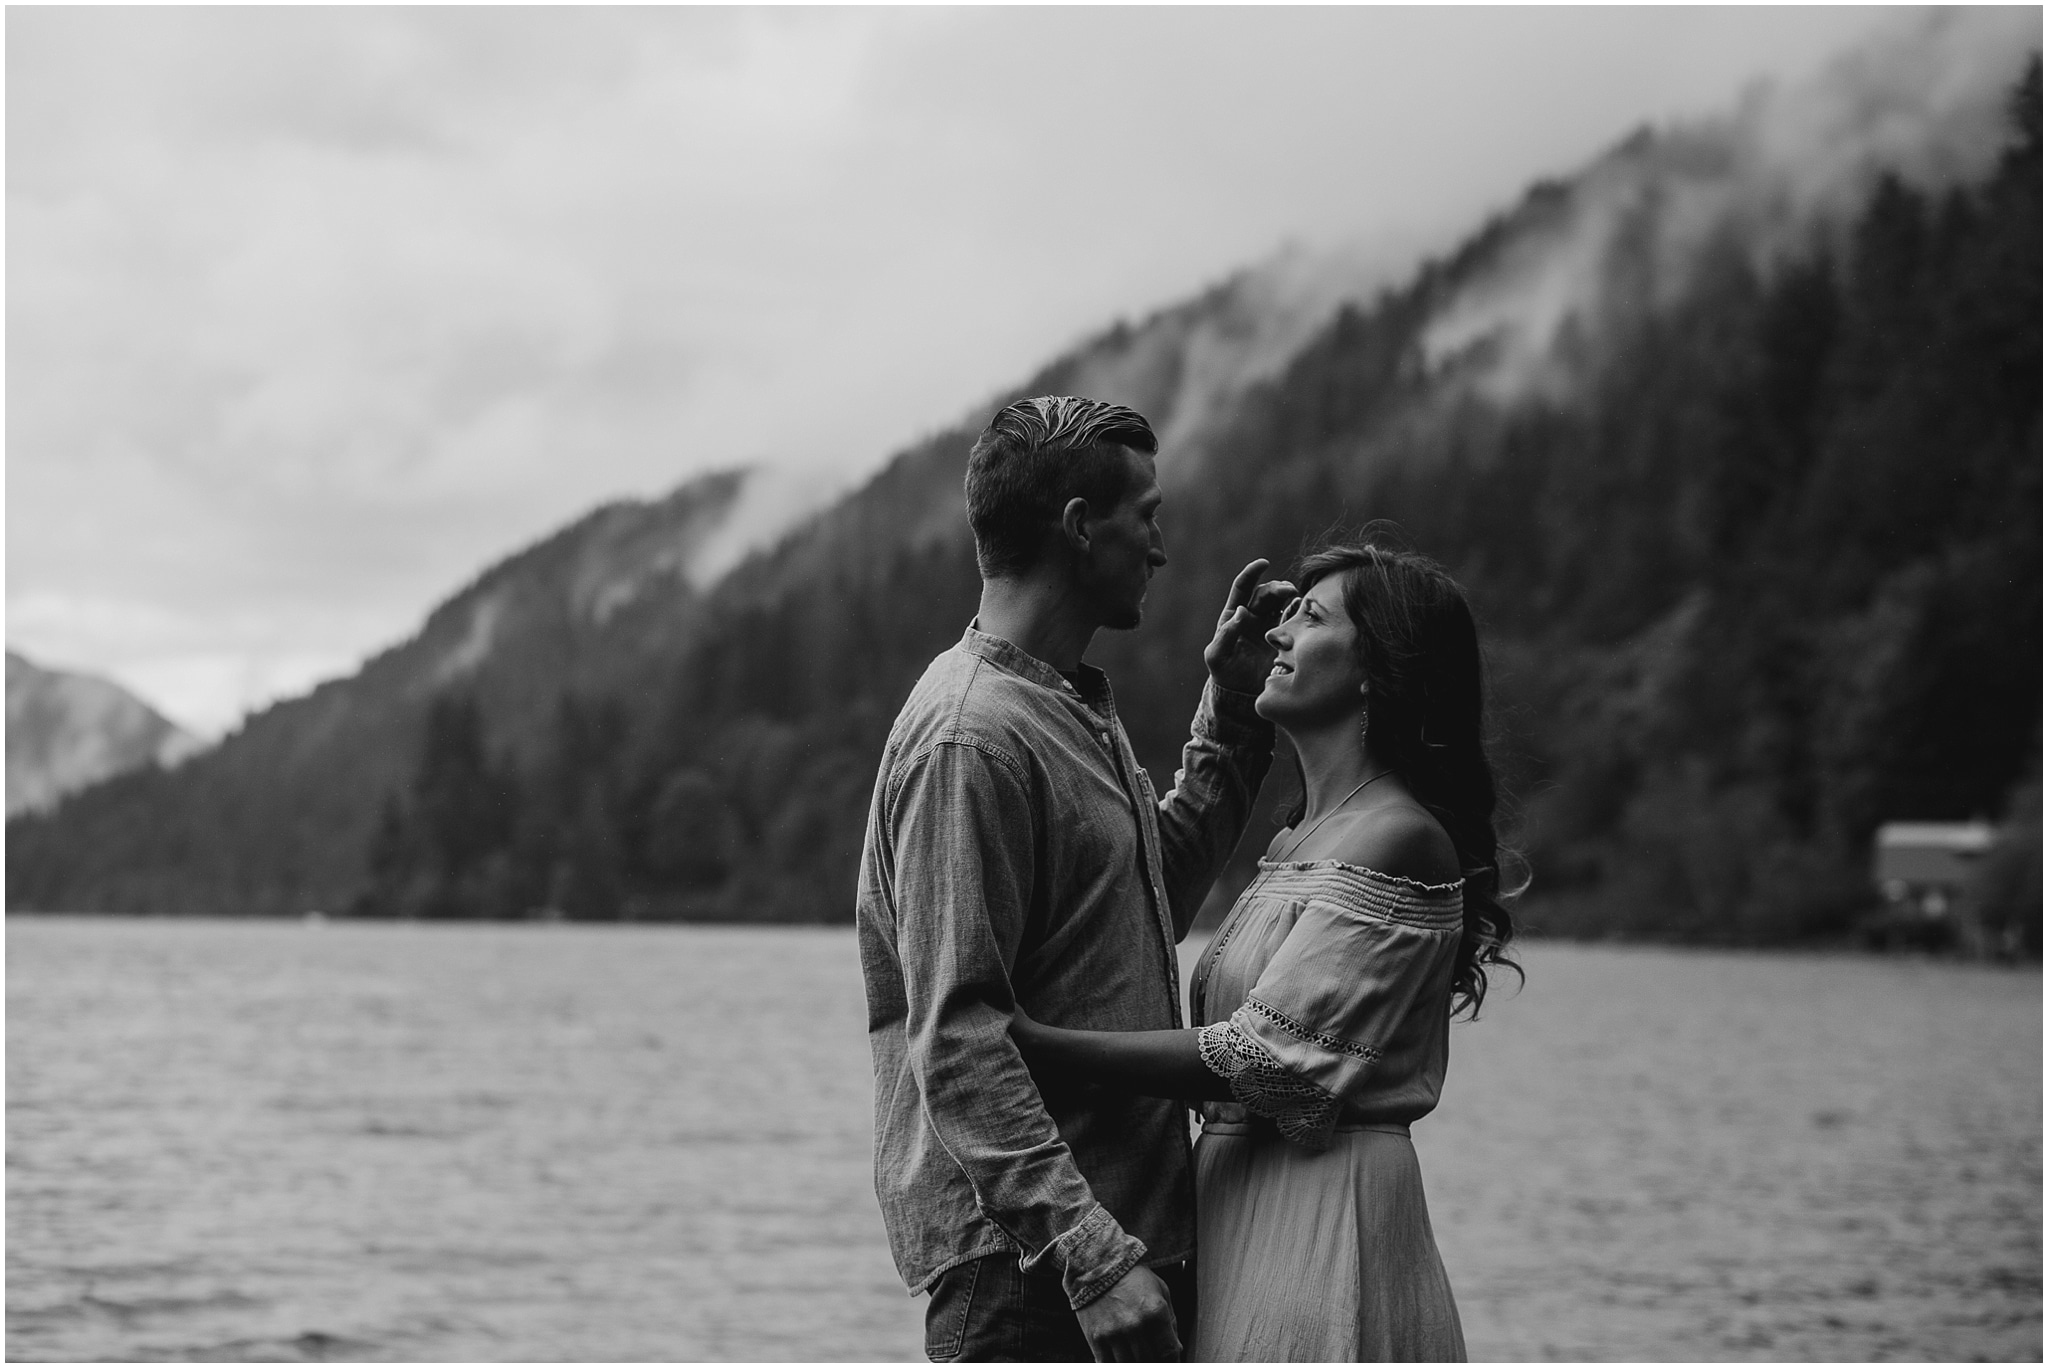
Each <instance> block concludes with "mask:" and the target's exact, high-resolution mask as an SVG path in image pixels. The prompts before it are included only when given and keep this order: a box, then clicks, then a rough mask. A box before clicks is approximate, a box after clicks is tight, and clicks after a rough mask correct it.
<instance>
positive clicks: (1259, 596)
mask: <svg viewBox="0 0 2048 1368" xmlns="http://www.w3.org/2000/svg"><path fill="white" fill-rule="evenodd" d="M1300 594H1301V591H1300V590H1299V589H1296V588H1295V587H1294V586H1293V585H1292V584H1290V583H1288V582H1287V581H1286V580H1267V581H1266V582H1265V583H1264V584H1262V585H1260V586H1259V587H1258V588H1257V589H1255V590H1253V591H1252V596H1251V601H1250V603H1249V604H1248V605H1247V606H1248V607H1250V609H1251V610H1252V616H1253V617H1257V618H1265V619H1271V618H1275V617H1278V616H1279V615H1280V613H1281V612H1282V611H1283V610H1284V609H1285V608H1286V607H1287V605H1288V604H1290V603H1292V602H1293V601H1294V600H1295V599H1296V598H1297V597H1299V596H1300Z"/></svg>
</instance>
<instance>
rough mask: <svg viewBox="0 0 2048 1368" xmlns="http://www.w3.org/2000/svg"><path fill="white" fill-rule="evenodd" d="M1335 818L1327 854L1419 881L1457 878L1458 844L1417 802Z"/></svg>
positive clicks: (1434, 882)
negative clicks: (1338, 819)
mask: <svg viewBox="0 0 2048 1368" xmlns="http://www.w3.org/2000/svg"><path fill="white" fill-rule="evenodd" d="M1344 816H1345V820H1343V821H1341V822H1332V823H1331V824H1330V825H1331V826H1332V827H1334V828H1336V830H1333V831H1331V832H1330V833H1329V836H1330V847H1331V848H1330V849H1329V850H1328V851H1327V858H1330V859H1336V860H1342V861H1344V862H1345V863H1346V864H1356V865H1364V866H1365V867H1366V868H1367V869H1376V870H1378V871H1379V872H1380V873H1382V874H1392V875H1393V876H1395V877H1396V878H1400V879H1413V880H1414V881H1415V882H1416V883H1426V884H1439V883H1452V882H1455V881H1456V880H1457V879H1458V878H1459V877H1460V876H1461V875H1462V874H1463V873H1464V871H1463V870H1462V869H1460V868H1459V866H1458V847H1457V846H1456V845H1455V844H1453V843H1452V841H1451V838H1450V834H1449V833H1448V832H1446V831H1445V830H1444V829H1443V826H1442V824H1440V823H1439V822H1438V821H1437V820H1436V818H1434V817H1432V816H1430V815H1429V813H1428V812H1427V811H1425V810H1424V809H1423V808H1422V807H1420V806H1418V805H1416V804H1414V803H1412V802H1398V803H1383V804H1380V805H1378V806H1375V807H1371V808H1367V809H1366V810H1365V811H1363V812H1359V813H1355V814H1354V813H1347V814H1345V815H1344Z"/></svg>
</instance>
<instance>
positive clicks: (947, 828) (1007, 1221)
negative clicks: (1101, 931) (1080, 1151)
mask: <svg viewBox="0 0 2048 1368" xmlns="http://www.w3.org/2000/svg"><path fill="white" fill-rule="evenodd" d="M1033 806H1034V805H1033V799H1032V792H1031V786H1030V783H1029V781H1028V779H1027V778H1026V776H1025V774H1024V772H1023V770H1022V768H1021V766H1020V764H1019V762H1017V761H1016V760H1014V759H1012V758H1011V757H1009V756H1007V755H1004V754H1002V753H1001V752H1000V751H997V750H995V749H993V748H991V747H989V746H987V745H985V744H981V743H977V742H974V741H971V740H956V741H942V742H940V743H939V744H937V745H934V746H932V747H931V748H930V749H929V750H928V751H926V752H925V753H924V754H923V755H921V756H918V757H917V758H916V759H914V760H913V761H912V762H911V763H910V764H909V765H908V766H907V767H906V769H905V771H904V774H903V778H902V782H901V784H900V786H899V788H898V790H897V792H896V794H895V795H894V799H893V802H892V804H891V807H890V812H889V823H890V839H891V842H892V844H893V845H894V847H895V868H896V871H897V878H896V948H897V953H898V956H899V958H900V961H901V964H902V967H903V984H904V990H905V996H906V999H907V1005H908V1013H907V1017H906V1020H905V1031H906V1036H907V1043H908V1052H909V1061H910V1069H911V1072H912V1075H913V1076H914V1077H915V1078H916V1080H917V1086H918V1088H919V1090H920V1092H921V1093H922V1096H923V1101H924V1108H925V1113H926V1115H927V1117H928V1118H929V1119H930V1122H931V1127H932V1130H933V1131H934V1132H935V1133H936V1134H937V1136H938V1138H939V1143H940V1144H942V1145H943V1146H945V1149H946V1152H947V1153H948V1154H950V1155H951V1156H952V1158H953V1161H954V1162H955V1163H956V1164H958V1165H959V1166H960V1169H961V1171H962V1172H963V1173H965V1174H966V1176H967V1180H968V1182H969V1183H970V1184H971V1185H972V1187H973V1189H974V1198H975V1202H976V1204H977V1205H978V1206H979V1207H980V1209H981V1210H982V1212H983V1213H984V1214H985V1215H986V1216H987V1217H988V1218H989V1220H991V1221H993V1222H994V1223H995V1224H996V1225H997V1226H998V1227H1000V1228H1001V1229H1002V1230H1003V1232H1004V1233H1005V1234H1006V1235H1008V1236H1009V1237H1010V1238H1011V1239H1012V1240H1013V1241H1015V1242H1016V1244H1017V1245H1018V1246H1019V1247H1020V1248H1021V1249H1022V1251H1023V1255H1024V1263H1025V1266H1026V1267H1033V1266H1037V1265H1039V1264H1042V1263H1044V1262H1046V1261H1051V1262H1052V1263H1053V1264H1054V1265H1055V1266H1057V1267H1059V1268H1060V1269H1061V1270H1062V1275H1063V1279H1064V1283H1065V1287H1066V1292H1067V1297H1068V1301H1069V1302H1070V1304H1072V1305H1073V1306H1074V1307H1075V1308H1076V1309H1079V1308H1080V1307H1083V1306H1085V1305H1087V1304H1088V1303H1089V1302H1091V1301H1093V1300H1094V1299H1095V1298H1096V1297H1098V1296H1100V1295H1101V1294H1102V1293H1103V1292H1105V1291H1107V1290H1108V1289H1109V1287H1110V1286H1111V1285H1112V1284H1114V1283H1115V1282H1116V1281H1117V1280H1118V1279H1119V1278H1121V1277H1123V1275H1124V1274H1125V1273H1126V1272H1128V1271H1129V1270H1130V1269H1131V1267H1132V1266H1133V1265H1135V1264H1136V1263H1138V1261H1139V1260H1140V1259H1142V1258H1143V1257H1144V1255H1145V1252H1146V1249H1145V1245H1144V1242H1143V1241H1141V1240H1139V1239H1137V1238H1136V1237H1135V1236H1132V1235H1130V1234H1128V1233H1126V1232H1125V1231H1124V1229H1123V1228H1122V1227H1121V1226H1120V1225H1119V1224H1118V1223H1117V1221H1116V1219H1115V1218H1114V1217H1113V1216H1111V1215H1110V1213H1109V1211H1108V1210H1107V1208H1105V1207H1103V1206H1102V1204H1101V1203H1100V1202H1098V1201H1096V1199H1095V1197H1094V1194H1093V1193H1092V1192H1091V1191H1090V1189H1089V1186H1088V1182H1087V1180H1086V1179H1085V1178H1083V1177H1082V1176H1081V1171H1080V1169H1079V1168H1078V1167H1077V1166H1076V1164H1075V1163H1074V1158H1073V1155H1072V1153H1071V1152H1070V1151H1069V1150H1068V1148H1067V1145H1066V1143H1065V1142H1064V1141H1063V1140H1061V1139H1060V1135H1059V1130H1058V1128H1057V1127H1056V1126H1055V1125H1054V1124H1053V1120H1052V1117H1051V1116H1050V1115H1049V1114H1048V1113H1047V1111H1046V1108H1045V1104H1044V1102H1043V1100H1042V1099H1041V1098H1040V1096H1039V1092H1038V1087H1037V1084H1036V1083H1035V1082H1033V1080H1032V1078H1031V1074H1030V1072H1029V1070H1027V1069H1026V1068H1025V1065H1024V1060H1023V1057H1022V1056H1021V1055H1020V1054H1018V1052H1017V1047H1016V1043H1015V1042H1014V1041H1013V1040H1012V1039H1011V1037H1010V1013H1011V1009H1012V1008H1013V1007H1014V1005H1015V997H1014V995H1013V992H1012V987H1011V978H1010V972H1011V968H1012V966H1013V965H1014V964H1015V962H1016V955H1017V948H1018V944H1019V941H1020V939H1021V937H1022V934H1023V929H1024V922H1025V916H1026V914H1027V912H1028V910H1029V909H1030V907H1031V898H1032V879H1033V867H1034V851H1033V846H1032V840H1031V832H1032V830H1033V823H1034V820H1036V819H1037V815H1036V814H1034V812H1033Z"/></svg>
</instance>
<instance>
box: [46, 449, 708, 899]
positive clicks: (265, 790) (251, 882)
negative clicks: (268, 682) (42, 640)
mask: <svg viewBox="0 0 2048 1368" xmlns="http://www.w3.org/2000/svg"><path fill="white" fill-rule="evenodd" d="M746 480H747V475H746V472H744V471H723V472H718V473H715V474H711V475H706V476H703V477H701V478H698V479H695V480H692V481H690V482H688V483H686V484H684V485H683V486H681V487H680V488H678V489H676V490H675V491H674V492H673V493H671V494H669V495H667V496H666V497H664V498H660V499H654V500H646V501H641V500H622V501H619V502H616V503H612V504H607V505H605V506H604V507H601V508H598V509H596V510H594V511H592V512H590V513H588V514H586V515H585V516H583V517H582V518H580V519H578V520H577V521H575V522H574V523H571V524H570V525H569V526H567V527H565V528H563V529H561V530H560V531H558V532H555V533H553V534H551V535H550V536H547V537H545V538H543V539H542V540H540V541H539V542H537V543H535V544H534V545H532V546H530V547H528V548H526V549H525V550H523V551H519V552H516V553H514V554H513V555H510V556H507V557H506V558H505V559H504V560H502V561H500V562H498V563H497V564H496V565H493V566H492V567H490V568H489V569H487V570H485V571H484V572H483V573H482V574H480V575H478V576H477V578H476V579H475V580H473V581H472V582H471V583H470V584H469V585H467V586H466V587H464V588H462V589H461V590H459V591H457V592H456V593H455V594H453V595H452V596H450V597H449V598H448V599H447V600H446V601H445V602H443V603H442V604H441V605H440V606H439V607H437V608H436V609H434V611H433V612H432V613H430V614H429V615H428V617H427V620H426V622H425V623H424V624H423V625H422V626H421V628H420V630H419V631H418V632H417V633H416V634H415V635H414V636H412V637H411V638H410V639H408V640H407V641H405V642H402V643H400V644H399V645H397V646H394V647H392V648H390V649H389V650H386V651H384V652H382V653H380V654H378V655H377V656H375V657H373V658H372V659H371V660H369V661H368V662H366V663H365V664H364V665H363V667H362V668H361V669H360V670H358V671H357V672H356V673H355V674H353V675H351V676H349V677H347V678H345V679H338V680H333V681H330V682H328V683H324V684H321V685H320V686H319V687H317V688H315V689H313V690H312V691H311V692H310V693H308V694H306V695H304V696H302V697H299V698H293V699H288V700H285V701H283V702H279V703H276V704H273V705H271V706H270V707H268V708H266V709H264V710H263V711H262V712H260V713H257V714H255V715H253V716H251V717H249V718H248V719H246V720H245V721H244V722H243V723H242V724H241V725H240V726H239V727H238V728H236V730H235V731H234V732H233V733H231V734H230V735H229V736H227V737H226V738H225V739H224V740H222V741H221V743H220V744H219V745H217V746H215V747H213V748H212V749H211V750H208V751H206V752H205V753H204V754H201V755H198V756H195V757H194V758H193V759H191V760H189V761H188V762H186V763H185V764H184V765H182V766H180V767H179V768H178V769H177V770H176V771H174V772H168V773H166V772H157V771H149V772H134V773H129V774H127V775H123V776H120V777H117V778H115V779H114V780H113V782H111V783H103V784H101V785H99V786H98V787H96V788H92V789H89V790H87V791H86V792H83V793H80V794H78V795H76V796H75V797H74V798H73V800H72V803H71V805H70V806H69V807H68V808H67V809H66V811H65V813H64V814H63V815H62V817H61V818H57V819H54V820H59V821H61V822H63V823H64V824H66V827H67V828H68V825H69V824H70V823H74V822H75V823H81V824H84V826H85V827H87V828H89V829H94V830H98V831H102V832H105V833H107V834H108V839H109V840H110V841H111V842H112V844H111V845H110V846H109V847H108V849H107V851H106V854H107V856H108V858H107V859H105V860H104V861H89V862H88V864H91V865H96V866H97V867H98V869H99V872H98V873H96V874H94V875H92V876H90V877H89V878H88V879H87V880H86V881H85V882H84V883H83V884H82V885H79V886H78V887H79V891H78V892H76V893H70V894H67V895H65V896H61V897H57V898H43V899H40V900H39V901H40V903H41V905H42V906H45V907H51V906H67V907H83V908H89V909H92V910H95V911H128V912H164V913H194V914H202V913H225V914H239V913H250V912H294V913H296V912H299V911H304V910H307V909H309V908H327V907H333V906H336V905H337V904H339V903H342V902H345V901H346V899H347V897H348V896H349V893H350V891H351V890H352V889H353V888H354V887H355V886H356V885H357V884H358V883H359V882H360V881H361V877H362V861H363V850H364V848H365V846H366V845H367V843H368V841H369V838H370V834H371V831H372V828H373V825H374V823H375V819H376V814H377V810H378V803H379V802H380V801H381V799H382V798H383V797H384V795H385V794H386V793H387V792H389V791H390V790H392V789H393V788H394V787H397V786H400V785H402V784H403V783H404V781H405V778H406V775H407V773H408V768H409V766H410V764H411V762H412V759H413V753H414V750H415V748H416V744H417V741H416V738H417V735H418V731H419V727H420V725H421V719H422V718H423V716H424V715H425V713H426V710H427V707H428V705H429V704H430V703H431V702H432V701H433V700H434V699H435V698H437V697H439V696H442V695H443V694H446V693H449V692H451V691H453V692H459V693H461V694H462V695H463V696H465V697H469V698H473V699H475V700H477V701H478V702H479V703H480V704H481V706H483V707H484V708H486V709H487V710H488V711H489V713H490V715H491V716H492V717H493V719H494V720H496V721H497V722H498V723H499V724H500V726H501V729H502V731H501V734H502V735H503V736H504V737H505V738H506V744H507V748H508V750H509V751H510V752H511V753H512V754H513V755H514V756H516V757H524V756H526V755H528V754H529V753H530V751H531V749H532V748H534V747H536V746H537V745H538V738H540V737H541V736H543V735H544V734H545V732H546V730H547V724H548V721H549V719H550V718H551V717H552V714H553V711H554V709H555V707H556V706H557V704H558V702H559V700H560V699H561V697H562V696H563V694H564V693H576V692H578V691H588V692H593V693H599V692H609V691H610V690H612V689H614V688H616V687H618V686H619V685H620V683H621V681H631V680H636V679H640V678H645V677H650V676H652V677H659V676H660V675H661V674H663V673H664V672H665V670H666V669H668V668H669V667H670V666H671V665H672V660H673V651H674V649H675V637H676V634H677V629H678V624H679V623H682V622H685V621H687V620H688V619H689V617H690V615H691V614H692V613H694V612H695V611H697V606H698V603H699V601H700V596H699V594H698V592H697V590H696V588H695V587H694V586H693V584H692V582H691V579H690V570H691V567H692V562H693V559H694V557H695V556H696V554H697V553H698V551H699V550H700V549H701V548H702V547H703V546H704V545H705V543H706V542H707V541H708V540H709V539H710V538H711V537H712V535H713V534H714V533H715V532H716V531H717V529H718V528H719V527H720V525H721V524H722V522H723V520H724V518H725V516H726V515H727V513H729V512H730V511H731V509H732V507H733V505H734V503H735V502H736V500H737V499H738V497H739V495H740V492H741V490H742V489H743V487H744V485H745V483H746ZM9 670H10V711H11V708H12V701H11V678H12V670H13V665H12V661H11V660H10V663H9ZM10 720H11V719H10ZM11 747H12V741H11V738H10V756H9V760H10V771H11V766H12V750H11ZM10 782H11V774H10ZM50 829H52V828H47V827H45V826H43V825H42V824H40V823H38V824H37V825H34V826H27V827H24V826H20V825H16V826H13V827H11V828H10V840H11V841H17V842H26V843H27V845H28V847H30V848H31V849H32V848H33V847H34V846H35V844H36V838H37V836H38V835H39V834H40V832H42V831H43V830H50ZM21 850H22V847H21V846H14V847H13V851H14V853H12V854H10V866H9V868H10V873H11V874H15V875H22V874H27V876H28V877H29V878H30V880H31V883H30V884H29V885H28V887H34V882H33V881H34V878H35V872H36V871H37V870H38V868H39V866H38V865H37V864H36V863H35V861H34V859H33V857H31V858H30V859H29V860H28V861H26V862H24V861H23V860H21V859H19V858H18V856H19V854H20V852H21ZM10 884H11V886H10V892H9V898H10V900H11V905H13V906H16V907H19V906H22V905H23V891H24V886H23V885H22V884H20V883H16V882H13V881H10ZM31 896H33V895H31Z"/></svg>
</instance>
